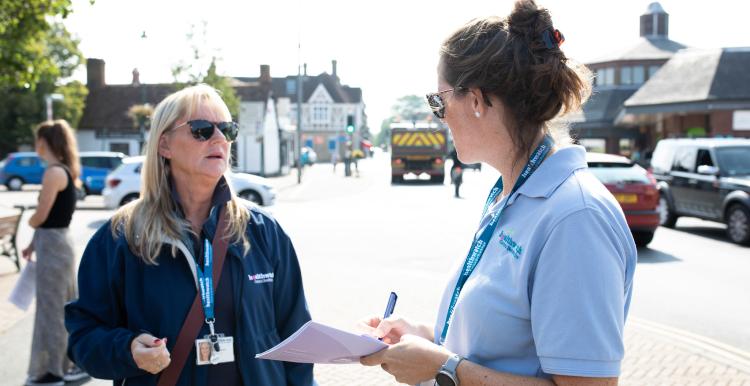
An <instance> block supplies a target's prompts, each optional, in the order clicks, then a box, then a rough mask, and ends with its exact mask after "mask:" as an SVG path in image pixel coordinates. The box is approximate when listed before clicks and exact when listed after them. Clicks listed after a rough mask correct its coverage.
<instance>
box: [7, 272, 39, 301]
mask: <svg viewBox="0 0 750 386" xmlns="http://www.w3.org/2000/svg"><path fill="white" fill-rule="evenodd" d="M35 295H36V262H35V261H29V262H28V263H26V265H25V266H24V267H23V270H21V276H19V277H18V281H17V282H16V286H15V287H13V291H11V293H10V296H9V297H8V301H9V302H11V303H12V304H13V305H14V306H16V307H18V308H20V309H21V310H23V311H26V310H28V309H29V305H31V301H32V300H34V296H35Z"/></svg>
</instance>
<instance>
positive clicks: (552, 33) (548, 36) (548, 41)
mask: <svg viewBox="0 0 750 386" xmlns="http://www.w3.org/2000/svg"><path fill="white" fill-rule="evenodd" d="M552 39H554V40H555V43H557V44H555V43H553V42H552ZM542 40H544V45H545V46H547V49H550V50H551V49H553V48H555V47H560V45H561V44H563V42H564V41H565V36H563V34H562V32H560V30H558V29H555V30H553V29H552V28H549V29H546V30H544V32H542Z"/></svg>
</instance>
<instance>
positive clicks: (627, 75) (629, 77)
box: [620, 66, 633, 84]
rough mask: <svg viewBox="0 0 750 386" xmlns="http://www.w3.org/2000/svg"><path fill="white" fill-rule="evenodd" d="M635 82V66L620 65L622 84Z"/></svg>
mask: <svg viewBox="0 0 750 386" xmlns="http://www.w3.org/2000/svg"><path fill="white" fill-rule="evenodd" d="M632 83H633V67H629V66H624V67H620V84H632Z"/></svg>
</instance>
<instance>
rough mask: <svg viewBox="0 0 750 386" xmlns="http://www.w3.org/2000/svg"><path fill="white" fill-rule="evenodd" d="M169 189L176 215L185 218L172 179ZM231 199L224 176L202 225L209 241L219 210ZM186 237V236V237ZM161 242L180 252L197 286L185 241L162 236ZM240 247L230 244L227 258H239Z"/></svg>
mask: <svg viewBox="0 0 750 386" xmlns="http://www.w3.org/2000/svg"><path fill="white" fill-rule="evenodd" d="M169 184H170V189H171V191H172V198H173V199H174V202H175V206H176V208H177V211H178V213H179V214H180V216H181V217H183V218H184V217H185V213H184V211H183V209H182V203H181V201H180V196H179V194H178V193H177V189H176V188H175V184H174V183H173V182H172V179H171V178H170V179H169ZM231 199H232V191H231V189H230V188H229V184H228V183H227V180H226V178H225V177H224V176H222V177H221V178H220V179H219V182H218V183H217V184H216V188H215V189H214V193H213V195H212V196H211V209H210V210H209V212H208V218H207V219H206V221H205V222H204V223H203V233H205V235H206V236H207V237H209V239H210V240H213V237H214V235H215V234H216V227H217V225H218V222H219V209H220V208H221V207H225V206H226V204H227V203H228V202H229V200H231ZM186 236H187V235H186ZM161 242H162V243H164V244H172V245H174V246H175V247H177V249H178V250H179V251H180V252H182V255H183V256H184V257H185V259H186V260H187V263H188V266H189V267H190V272H191V273H192V274H193V279H194V281H195V283H196V286H197V285H198V275H197V274H196V272H195V269H196V267H195V262H196V261H197V260H196V259H195V256H194V255H193V252H192V248H189V247H188V246H187V244H186V243H185V242H186V239H185V240H179V239H175V238H172V237H169V236H166V235H162V238H161ZM240 248H241V246H238V245H235V244H230V245H229V247H228V248H227V257H229V256H232V255H235V256H241V255H242V254H241V251H240Z"/></svg>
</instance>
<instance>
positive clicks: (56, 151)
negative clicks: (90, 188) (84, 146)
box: [34, 119, 81, 186]
mask: <svg viewBox="0 0 750 386" xmlns="http://www.w3.org/2000/svg"><path fill="white" fill-rule="evenodd" d="M34 135H35V137H36V139H37V140H40V139H43V140H44V142H45V143H47V148H48V149H49V151H50V152H51V153H52V155H54V156H55V158H57V159H58V160H60V163H61V164H63V165H65V166H66V167H67V168H68V170H69V171H70V177H71V178H73V183H74V184H75V185H76V186H80V184H81V181H80V180H79V177H80V176H81V162H80V161H79V159H78V144H77V142H76V136H75V135H74V134H73V129H71V128H70V125H69V124H68V122H67V121H65V120H64V119H58V120H55V121H45V122H42V123H40V124H39V126H37V127H36V129H35V130H34Z"/></svg>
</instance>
